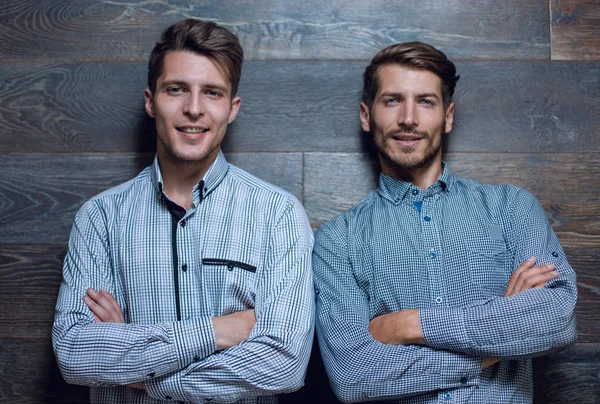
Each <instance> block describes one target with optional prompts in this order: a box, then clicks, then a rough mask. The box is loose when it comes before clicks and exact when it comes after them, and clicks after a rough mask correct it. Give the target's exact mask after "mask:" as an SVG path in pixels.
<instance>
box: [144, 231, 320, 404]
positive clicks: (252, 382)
mask: <svg viewBox="0 0 600 404" xmlns="http://www.w3.org/2000/svg"><path fill="white" fill-rule="evenodd" d="M307 235H308V239H306V241H305V242H303V243H296V244H295V245H298V248H301V250H300V251H295V252H293V253H291V255H288V254H286V255H284V257H283V258H284V259H283V260H281V261H279V260H277V262H276V265H275V266H274V267H272V268H269V269H267V271H266V272H265V273H263V274H262V277H261V280H260V287H259V288H258V289H257V297H256V307H255V313H256V325H255V326H254V328H253V329H252V332H251V333H250V336H249V338H248V339H247V340H245V341H242V342H241V343H239V344H238V345H235V346H233V347H231V348H228V349H225V350H222V351H219V352H217V353H215V354H213V355H211V356H209V357H207V358H206V359H204V360H200V361H198V362H197V363H194V364H192V365H190V366H189V367H187V368H186V369H185V370H184V371H182V372H179V373H177V374H173V375H169V376H167V377H164V378H160V379H156V380H153V381H151V382H149V383H147V384H146V387H147V391H148V394H150V395H151V396H152V397H154V398H156V399H164V397H166V396H170V397H173V398H174V399H176V400H180V401H192V402H202V401H204V400H206V399H207V398H211V399H213V401H215V402H234V401H237V400H240V399H242V398H249V397H255V396H265V395H274V394H280V393H288V392H291V391H295V390H297V389H299V388H300V387H302V384H303V380H304V376H305V373H306V366H307V364H308V359H309V357H310V350H311V347H312V341H313V335H314V312H315V309H314V288H313V281H312V271H311V251H312V245H311V240H310V233H307Z"/></svg>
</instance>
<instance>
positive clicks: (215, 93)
mask: <svg viewBox="0 0 600 404" xmlns="http://www.w3.org/2000/svg"><path fill="white" fill-rule="evenodd" d="M204 93H205V94H206V95H208V96H209V97H211V98H220V97H222V96H223V94H222V93H221V92H220V91H217V90H206V91H205V92H204Z"/></svg>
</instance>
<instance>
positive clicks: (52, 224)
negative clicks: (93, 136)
mask: <svg viewBox="0 0 600 404" xmlns="http://www.w3.org/2000/svg"><path fill="white" fill-rule="evenodd" d="M227 155H228V156H229V158H230V160H231V162H232V163H235V164H237V165H239V166H240V167H242V168H244V169H246V170H247V171H249V172H251V173H252V174H255V175H257V176H258V177H260V178H263V179H265V180H267V181H270V182H272V183H274V184H275V185H278V186H280V187H282V188H284V189H285V190H287V191H289V192H291V193H292V194H294V195H295V196H296V197H297V198H298V199H300V200H302V155H301V154H300V153H228V154H227ZM1 158H2V163H1V167H2V177H1V178H0V243H7V242H14V243H36V242H44V243H63V242H66V241H67V240H68V237H69V233H70V229H71V225H72V224H73V218H74V217H75V213H76V212H77V210H78V209H79V208H80V207H81V205H82V204H83V203H84V202H85V201H86V200H88V199H89V198H91V197H92V196H94V195H96V194H98V193H100V192H101V191H103V190H105V189H108V188H110V187H112V186H115V185H118V184H120V183H122V182H125V181H127V180H129V179H130V178H133V177H135V176H136V175H137V173H138V172H139V171H141V170H142V169H143V168H144V167H145V166H147V165H148V164H149V163H151V161H152V155H147V154H115V155H111V154H86V155H71V154H55V155H52V154H8V155H4V156H2V157H1Z"/></svg>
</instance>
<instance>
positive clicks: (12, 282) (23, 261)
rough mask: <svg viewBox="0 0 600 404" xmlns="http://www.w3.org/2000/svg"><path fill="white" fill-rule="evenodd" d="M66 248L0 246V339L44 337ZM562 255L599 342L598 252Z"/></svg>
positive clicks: (583, 322)
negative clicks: (575, 279) (565, 258)
mask: <svg viewBox="0 0 600 404" xmlns="http://www.w3.org/2000/svg"><path fill="white" fill-rule="evenodd" d="M66 249H67V246H66V244H11V243H6V244H2V245H0V312H1V313H3V315H2V316H1V317H0V338H9V337H11V338H24V339H31V338H33V339H45V338H48V336H49V335H50V332H51V328H52V321H53V318H54V306H55V305H56V297H57V296H58V289H59V286H60V282H61V279H62V262H63V259H64V255H65V252H66ZM565 252H566V254H567V257H568V259H569V262H570V264H571V265H572V266H573V268H574V269H575V271H576V272H577V284H578V289H579V298H578V302H577V308H576V313H577V330H578V332H579V341H580V342H586V343H590V342H596V343H600V271H598V261H599V260H600V248H566V249H565ZM313 383H315V384H318V381H313Z"/></svg>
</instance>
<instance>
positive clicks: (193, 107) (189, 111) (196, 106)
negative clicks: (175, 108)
mask: <svg viewBox="0 0 600 404" xmlns="http://www.w3.org/2000/svg"><path fill="white" fill-rule="evenodd" d="M183 113H184V114H185V115H186V116H188V117H190V118H198V117H201V116H202V115H204V107H203V105H202V99H201V96H200V95H199V94H194V93H192V92H190V94H189V95H188V97H187V99H186V103H185V105H184V106H183Z"/></svg>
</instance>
